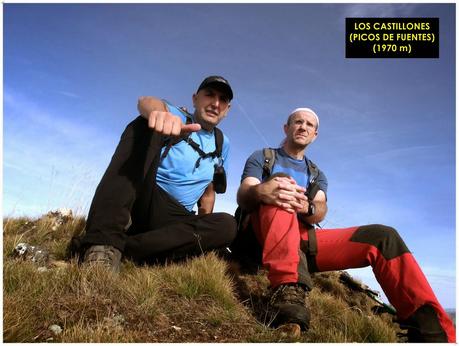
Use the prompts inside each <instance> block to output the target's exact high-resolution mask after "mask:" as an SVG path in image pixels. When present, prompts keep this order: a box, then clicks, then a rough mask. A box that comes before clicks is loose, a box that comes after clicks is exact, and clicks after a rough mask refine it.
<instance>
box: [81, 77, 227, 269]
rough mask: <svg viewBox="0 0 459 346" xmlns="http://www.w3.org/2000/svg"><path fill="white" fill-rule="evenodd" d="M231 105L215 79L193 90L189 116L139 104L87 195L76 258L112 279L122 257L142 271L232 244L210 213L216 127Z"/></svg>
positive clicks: (154, 103)
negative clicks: (139, 265) (99, 266)
mask: <svg viewBox="0 0 459 346" xmlns="http://www.w3.org/2000/svg"><path fill="white" fill-rule="evenodd" d="M232 98H233V91H232V89H231V86H230V84H229V83H228V81H227V80H226V79H225V78H223V77H220V76H210V77H207V78H206V79H204V81H203V82H202V83H201V84H200V86H199V87H198V89H197V91H196V93H195V94H193V97H192V101H193V106H194V108H195V111H194V113H193V114H189V113H188V112H187V111H186V110H184V109H181V108H177V107H175V106H173V105H171V104H170V103H168V102H167V101H164V100H160V99H157V98H154V97H144V98H140V100H139V105H138V107H139V110H140V111H141V113H142V116H139V117H138V118H136V119H135V120H134V121H133V122H131V123H130V124H129V125H128V126H127V127H126V129H125V131H124V132H123V134H122V136H121V140H120V143H119V144H118V147H117V149H116V151H115V153H114V155H113V157H112V160H111V162H110V164H109V166H108V168H107V170H106V172H105V174H104V176H103V177H102V180H101V182H100V183H99V185H98V187H97V190H96V193H95V195H94V198H93V201H92V204H91V207H90V210H89V214H88V220H87V223H86V232H85V234H84V236H83V237H82V239H81V241H80V243H79V250H78V252H79V253H80V254H81V255H82V257H83V261H84V262H85V263H89V264H98V263H100V264H103V265H105V266H107V267H108V268H110V269H112V270H114V271H119V268H120V260H121V257H122V255H124V256H125V257H127V258H130V259H133V260H134V261H136V262H141V263H142V262H151V261H162V260H164V259H180V258H183V257H186V256H188V255H196V254H200V253H202V252H203V251H206V250H212V249H218V248H225V247H226V246H228V245H229V244H230V243H231V242H232V240H233V239H234V237H235V234H236V224H235V221H234V218H233V217H232V216H231V215H229V214H226V213H212V211H213V206H214V201H215V190H217V192H219V191H218V189H216V185H215V184H217V183H218V184H219V181H221V179H222V171H224V168H226V167H227V159H228V151H229V141H228V138H227V137H226V136H224V135H222V134H221V132H220V130H218V129H217V128H216V126H217V125H218V124H219V123H220V121H221V120H222V119H223V118H224V117H225V116H226V115H227V113H228V111H229V109H230V102H231V100H232ZM218 133H220V135H221V136H220V139H219V140H217V138H218ZM193 145H194V146H193ZM219 146H221V148H219ZM217 170H218V172H219V174H217ZM223 175H224V173H223ZM216 177H218V178H216ZM223 178H225V177H223ZM216 179H217V180H218V182H216ZM196 204H197V205H198V214H197V215H196V214H195V213H194V211H193V207H194V206H195V205H196Z"/></svg>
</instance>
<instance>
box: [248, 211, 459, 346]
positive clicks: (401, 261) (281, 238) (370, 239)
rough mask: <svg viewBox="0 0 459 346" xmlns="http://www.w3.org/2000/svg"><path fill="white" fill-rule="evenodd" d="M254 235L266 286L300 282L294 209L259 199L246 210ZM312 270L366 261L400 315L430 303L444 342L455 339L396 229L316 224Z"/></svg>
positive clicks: (299, 229)
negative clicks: (260, 251)
mask: <svg viewBox="0 0 459 346" xmlns="http://www.w3.org/2000/svg"><path fill="white" fill-rule="evenodd" d="M251 223H252V226H253V229H254V232H255V235H256V237H257V239H258V241H259V242H260V244H261V245H262V247H263V255H262V261H263V265H264V266H265V267H266V268H267V269H268V279H269V281H270V282H271V286H273V287H276V286H278V285H280V284H285V283H296V282H301V281H300V280H299V263H300V251H299V249H300V247H301V243H302V242H304V241H307V240H308V234H307V229H306V228H305V227H304V226H303V225H302V224H301V223H299V222H298V219H297V216H296V214H290V213H288V212H286V211H284V210H283V209H280V208H278V207H275V206H270V205H261V206H260V208H259V209H258V211H256V212H253V213H252V214H251ZM316 238H317V255H316V256H315V262H316V263H315V264H316V266H317V271H332V270H344V269H350V268H361V267H366V266H368V265H371V267H372V269H373V272H374V274H375V277H376V280H377V281H378V282H379V284H380V285H381V288H382V289H383V291H384V293H385V294H386V296H387V298H388V299H389V301H390V303H391V304H392V305H393V306H394V307H395V308H396V309H397V313H398V316H399V318H400V319H402V320H403V319H406V318H407V317H409V316H410V315H411V314H413V313H414V312H415V311H416V310H417V309H418V308H419V307H421V306H422V305H425V304H429V305H431V306H432V307H433V308H434V309H435V311H436V313H437V316H438V319H439V322H440V324H441V326H442V328H443V329H444V331H445V332H446V334H447V336H448V341H449V342H455V341H456V335H455V334H456V332H455V328H454V326H453V323H452V321H451V319H450V318H449V316H448V315H447V313H446V312H445V310H444V309H443V308H442V307H441V305H440V303H439V302H438V300H437V298H436V297H435V294H434V292H433V291H432V288H431V287H430V285H429V283H428V282H427V279H426V277H425V276H424V274H423V272H422V270H421V268H420V267H419V265H418V264H417V262H416V260H415V259H414V257H413V255H412V254H411V253H410V252H409V250H408V248H407V247H406V245H405V243H404V242H403V240H402V239H401V238H400V236H399V234H398V233H397V231H396V230H395V229H393V228H390V227H387V226H383V225H367V226H360V227H350V228H342V229H326V230H325V229H323V230H317V232H316Z"/></svg>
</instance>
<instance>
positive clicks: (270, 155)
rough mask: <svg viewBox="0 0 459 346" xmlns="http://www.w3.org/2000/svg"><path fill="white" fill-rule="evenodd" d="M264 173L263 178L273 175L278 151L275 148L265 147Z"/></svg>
mask: <svg viewBox="0 0 459 346" xmlns="http://www.w3.org/2000/svg"><path fill="white" fill-rule="evenodd" d="M263 158H264V161H263V174H262V179H263V180H264V179H266V178H267V177H269V176H270V175H271V172H272V170H273V166H274V162H275V161H276V151H275V150H274V149H273V148H263Z"/></svg>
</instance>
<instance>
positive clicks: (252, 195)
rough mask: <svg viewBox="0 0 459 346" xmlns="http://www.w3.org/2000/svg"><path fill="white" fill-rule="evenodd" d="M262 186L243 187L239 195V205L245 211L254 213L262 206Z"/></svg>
mask: <svg viewBox="0 0 459 346" xmlns="http://www.w3.org/2000/svg"><path fill="white" fill-rule="evenodd" d="M260 185H261V184H257V185H251V186H241V188H240V189H239V191H238V193H237V203H238V204H239V206H241V208H242V209H244V210H245V211H248V212H250V211H252V210H254V209H256V208H257V207H258V205H259V204H260V197H259V195H260V194H259V188H260Z"/></svg>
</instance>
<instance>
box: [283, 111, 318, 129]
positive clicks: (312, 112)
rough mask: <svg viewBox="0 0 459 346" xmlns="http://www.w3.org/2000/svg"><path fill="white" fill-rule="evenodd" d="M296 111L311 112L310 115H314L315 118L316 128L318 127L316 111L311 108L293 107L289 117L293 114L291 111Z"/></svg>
mask: <svg viewBox="0 0 459 346" xmlns="http://www.w3.org/2000/svg"><path fill="white" fill-rule="evenodd" d="M296 112H308V113H311V114H312V115H314V116H315V117H316V120H317V128H319V117H318V116H317V114H316V112H314V111H313V110H312V109H311V108H297V109H294V110H293V111H292V112H291V113H290V115H289V117H290V116H291V115H292V114H293V113H296Z"/></svg>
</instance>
